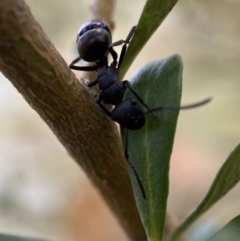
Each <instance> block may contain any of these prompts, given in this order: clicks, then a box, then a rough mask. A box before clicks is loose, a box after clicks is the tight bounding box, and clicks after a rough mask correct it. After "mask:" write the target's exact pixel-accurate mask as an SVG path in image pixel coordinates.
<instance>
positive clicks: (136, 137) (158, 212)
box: [127, 55, 183, 241]
mask: <svg viewBox="0 0 240 241" xmlns="http://www.w3.org/2000/svg"><path fill="white" fill-rule="evenodd" d="M182 68H183V65H182V61H181V57H180V56H178V55H173V56H171V57H169V58H167V59H164V60H161V61H156V62H153V63H150V64H148V65H147V66H145V67H143V68H142V69H141V70H140V71H138V72H137V73H136V74H135V75H134V76H133V78H132V79H131V83H132V85H133V88H134V89H135V90H136V91H137V92H138V93H139V95H140V96H141V97H142V98H143V99H144V101H145V103H146V104H147V105H148V106H149V107H150V108H153V107H157V106H179V105H180V99H181V88H182V87H181V84H182ZM127 97H133V96H132V93H130V91H128V93H127ZM141 107H142V106H141ZM142 109H143V111H144V112H146V111H147V109H146V108H145V107H143V108H142ZM155 114H156V116H157V118H156V117H154V116H153V115H152V114H149V115H147V116H146V123H145V126H144V127H143V128H142V129H140V130H137V131H131V130H129V131H128V134H129V136H128V137H129V138H128V140H129V141H128V153H129V160H130V161H131V162H132V163H133V165H134V166H135V168H136V169H137V172H138V173H139V176H140V178H141V180H142V183H143V186H144V189H145V192H146V199H144V198H143V196H142V193H141V191H140V188H139V185H138V183H137V181H136V178H135V176H134V175H133V172H132V171H131V170H129V171H130V174H131V181H132V184H133V187H134V193H135V197H136V200H137V206H138V209H139V211H140V215H141V219H142V222H143V225H144V227H145V229H146V233H147V236H148V238H149V240H152V241H153V240H157V241H161V240H162V239H163V233H164V225H165V217H166V205H167V198H168V186H169V182H168V173H169V160H170V156H171V152H172V146H173V140H174V133H175V129H176V123H177V118H178V111H176V110H175V111H172V110H164V111H159V112H155Z"/></svg>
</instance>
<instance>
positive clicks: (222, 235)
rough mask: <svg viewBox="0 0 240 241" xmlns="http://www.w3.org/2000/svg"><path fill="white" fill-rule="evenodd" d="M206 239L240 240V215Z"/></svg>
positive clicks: (211, 240)
mask: <svg viewBox="0 0 240 241" xmlns="http://www.w3.org/2000/svg"><path fill="white" fill-rule="evenodd" d="M206 241H240V215H239V216H237V217H235V218H234V219H233V220H231V221H230V222H229V223H228V224H227V225H226V226H225V227H223V228H222V229H221V230H220V231H218V232H217V233H216V234H214V235H213V236H212V237H211V238H209V239H208V240H206Z"/></svg>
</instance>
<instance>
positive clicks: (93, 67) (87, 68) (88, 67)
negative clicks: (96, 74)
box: [69, 56, 98, 71]
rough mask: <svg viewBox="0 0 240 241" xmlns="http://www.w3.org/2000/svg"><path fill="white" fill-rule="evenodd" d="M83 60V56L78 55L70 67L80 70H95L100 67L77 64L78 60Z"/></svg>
mask: <svg viewBox="0 0 240 241" xmlns="http://www.w3.org/2000/svg"><path fill="white" fill-rule="evenodd" d="M80 60H81V57H80V56H79V57H77V58H76V59H74V60H73V61H72V62H71V64H69V68H70V69H74V70H80V71H94V70H97V69H98V67H97V66H96V65H94V66H76V65H75V64H76V63H77V62H79V61H80Z"/></svg>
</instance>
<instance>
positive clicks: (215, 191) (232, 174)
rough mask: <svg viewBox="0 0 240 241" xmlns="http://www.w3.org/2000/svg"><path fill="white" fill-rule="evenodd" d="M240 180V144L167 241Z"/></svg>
mask: <svg viewBox="0 0 240 241" xmlns="http://www.w3.org/2000/svg"><path fill="white" fill-rule="evenodd" d="M239 181H240V144H239V145H238V146H237V147H236V148H235V149H234V150H233V152H232V153H231V154H230V156H229V157H228V159H227V160H226V162H225V163H224V164H223V166H222V167H221V169H220V170H219V172H218V174H217V176H216V178H215V180H214V181H213V183H212V186H211V187H210V189H209V191H208V193H207V195H206V196H205V197H204V199H203V200H202V201H201V203H200V204H199V205H198V207H197V208H196V209H195V210H194V211H193V212H192V213H191V214H190V215H189V216H188V217H187V218H186V219H185V220H184V221H183V222H182V224H180V225H179V227H177V229H176V230H175V231H174V232H173V233H172V234H171V235H170V237H169V238H168V241H174V240H176V239H177V238H178V236H179V235H181V233H183V232H184V231H185V230H186V229H187V228H188V227H189V226H190V225H192V224H193V222H194V221H195V220H197V219H198V218H199V217H200V216H201V215H202V214H203V213H205V212H206V211H207V210H208V209H209V208H210V207H211V206H213V205H214V204H215V203H216V202H217V201H219V200H220V199H221V198H222V197H224V196H225V195H226V194H227V193H228V192H229V191H230V190H231V189H232V188H233V187H234V186H235V185H236V184H237V183H238V182H239Z"/></svg>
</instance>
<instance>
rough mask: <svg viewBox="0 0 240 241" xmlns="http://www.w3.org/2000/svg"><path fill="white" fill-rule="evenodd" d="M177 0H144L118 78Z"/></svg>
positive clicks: (125, 70) (122, 74)
mask: <svg viewBox="0 0 240 241" xmlns="http://www.w3.org/2000/svg"><path fill="white" fill-rule="evenodd" d="M177 1H178V0H148V1H147V2H146V4H145V6H144V9H143V12H142V15H141V17H140V19H139V21H138V24H137V28H136V31H135V33H134V36H133V38H132V40H131V43H130V45H129V48H128V51H127V53H126V56H125V58H124V61H123V64H122V66H121V70H120V78H122V77H123V76H124V75H125V73H126V72H127V70H128V68H129V67H130V66H131V64H132V62H133V60H134V59H135V58H136V56H137V55H138V53H139V52H140V51H141V49H142V48H143V47H144V45H145V44H146V43H147V41H148V40H149V39H150V38H151V36H152V35H153V33H154V32H155V31H156V29H157V28H158V27H159V26H160V24H161V23H162V22H163V20H164V19H165V18H166V16H167V15H168V13H169V12H170V11H171V10H172V8H173V7H174V5H175V4H176V3H177Z"/></svg>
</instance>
